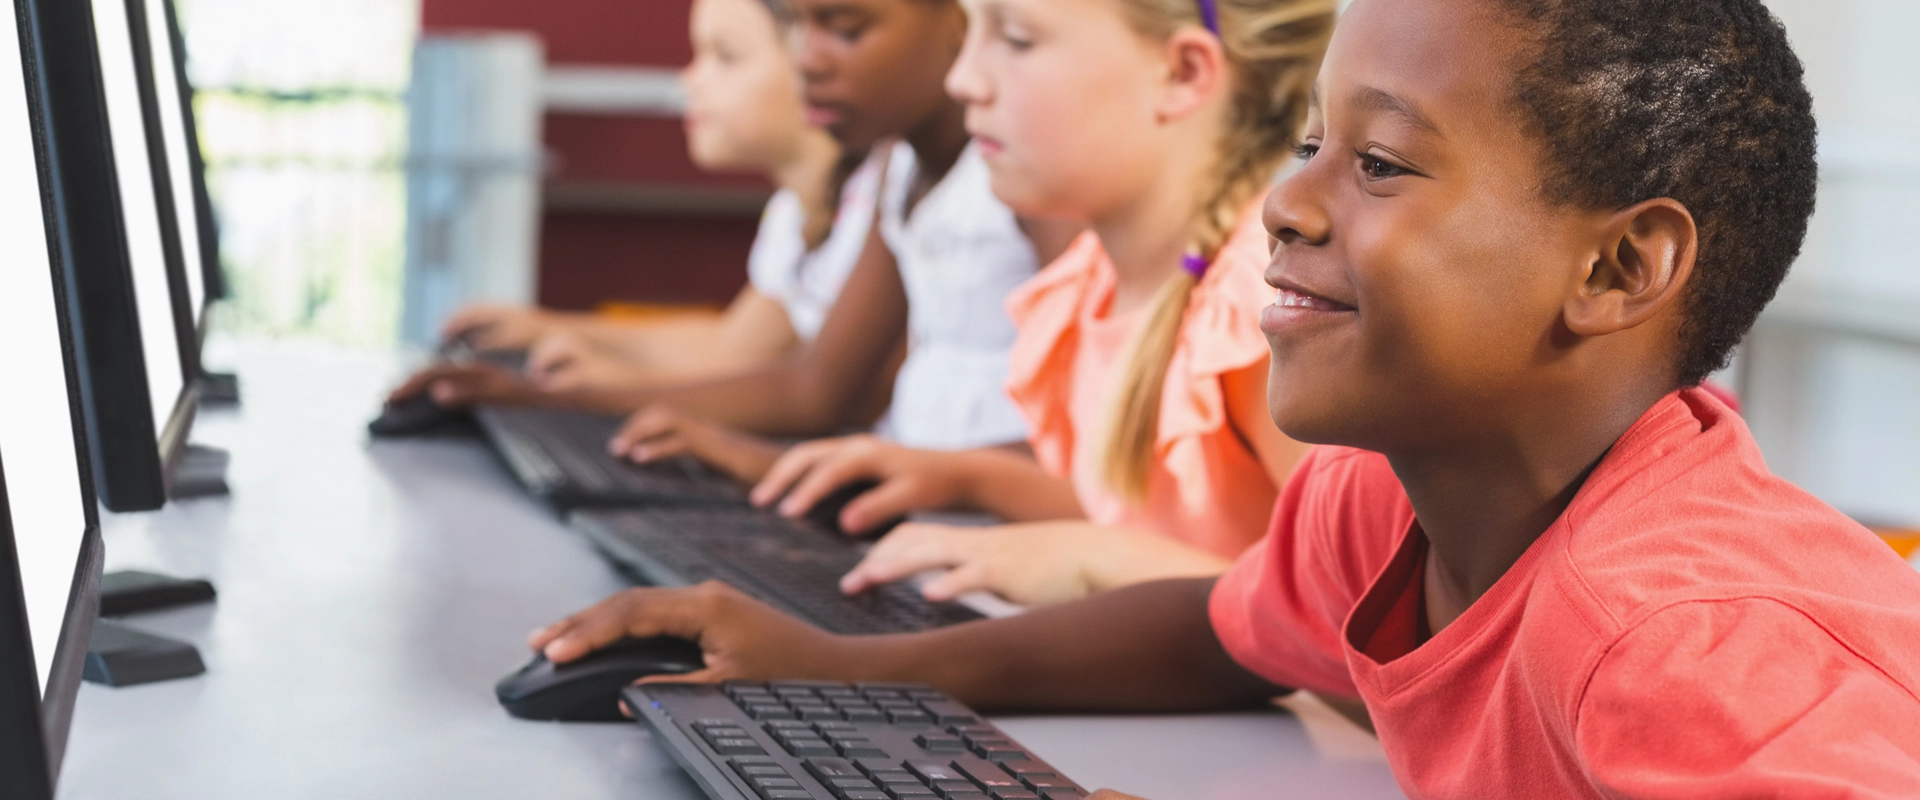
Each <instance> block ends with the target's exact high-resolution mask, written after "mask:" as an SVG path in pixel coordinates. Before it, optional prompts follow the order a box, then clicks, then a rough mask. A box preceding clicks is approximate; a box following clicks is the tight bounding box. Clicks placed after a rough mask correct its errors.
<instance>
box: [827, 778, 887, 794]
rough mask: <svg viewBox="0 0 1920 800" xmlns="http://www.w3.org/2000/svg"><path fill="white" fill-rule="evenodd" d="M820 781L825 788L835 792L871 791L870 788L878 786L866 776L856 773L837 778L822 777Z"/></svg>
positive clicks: (873, 788) (877, 787)
mask: <svg viewBox="0 0 1920 800" xmlns="http://www.w3.org/2000/svg"><path fill="white" fill-rule="evenodd" d="M820 782H821V783H824V784H826V785H827V788H829V789H832V790H834V791H835V792H850V791H855V790H868V791H871V790H875V789H879V788H880V787H879V786H878V785H877V784H875V783H874V782H873V781H870V780H867V779H866V778H862V777H860V776H858V775H851V776H842V777H838V778H822V779H821V780H820Z"/></svg>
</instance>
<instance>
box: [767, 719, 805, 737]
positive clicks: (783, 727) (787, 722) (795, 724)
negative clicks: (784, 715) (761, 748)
mask: <svg viewBox="0 0 1920 800" xmlns="http://www.w3.org/2000/svg"><path fill="white" fill-rule="evenodd" d="M766 728H767V732H768V733H771V734H773V735H775V736H779V735H780V732H781V731H811V730H813V723H811V722H801V721H800V720H797V719H777V720H774V721H772V722H769V723H767V724H766Z"/></svg>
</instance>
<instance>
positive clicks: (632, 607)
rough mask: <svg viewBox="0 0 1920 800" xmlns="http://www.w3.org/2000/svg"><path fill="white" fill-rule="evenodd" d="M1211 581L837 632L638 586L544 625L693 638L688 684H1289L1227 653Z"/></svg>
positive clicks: (1059, 707)
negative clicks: (942, 623)
mask: <svg viewBox="0 0 1920 800" xmlns="http://www.w3.org/2000/svg"><path fill="white" fill-rule="evenodd" d="M1212 586H1213V581H1212V580H1211V579H1185V580H1168V581H1159V582H1156V583H1148V584H1141V585H1138V586H1132V587H1128V588H1125V589H1118V590H1115V591H1112V592H1107V593H1104V594H1100V595H1096V596H1094V597H1090V598H1088V599H1086V600H1081V601H1078V602H1073V603H1065V604H1062V605H1057V606H1049V607H1046V608H1040V609H1036V610H1033V611H1030V612H1027V613H1025V614H1021V615H1019V616H1015V617H1009V618H1006V619H995V620H982V621H979V622H972V623H967V624H963V625H955V626H953V627H949V628H941V629H937V630H932V631H926V632H923V633H911V634H896V635H889V636H836V635H832V634H828V633H824V632H822V631H820V630H819V629H817V628H813V627H811V626H808V625H806V624H805V623H802V622H799V621H798V620H795V619H793V618H791V617H787V616H785V615H783V614H780V613H779V612H776V611H774V610H773V609H771V608H768V607H767V606H765V605H763V604H761V603H759V602H758V601H756V600H753V599H751V598H748V597H747V596H746V595H744V594H742V593H740V592H739V591H738V590H736V589H733V588H731V587H728V586H726V585H724V584H718V583H709V584H705V585H702V586H698V587H694V588H692V589H678V590H660V589H631V590H628V591H626V592H622V593H621V594H618V595H615V596H614V597H612V598H610V599H608V600H607V601H605V602H603V603H601V604H600V605H598V606H595V607H593V608H591V609H588V610H586V611H584V612H581V613H580V614H577V615H575V616H573V617H571V618H568V619H566V620H563V621H562V622H560V623H558V624H556V625H554V626H552V627H550V628H548V629H546V630H544V631H541V632H540V633H539V634H536V635H535V637H534V639H533V642H532V643H533V645H534V646H535V647H537V648H542V649H544V650H545V652H546V654H547V656H548V657H549V658H552V659H553V660H555V661H558V662H566V661H571V660H573V659H575V658H579V657H580V656H582V655H585V654H586V653H588V652H590V651H591V650H593V649H595V648H598V647H602V646H605V645H606V644H608V643H611V642H613V641H614V640H616V639H618V638H620V637H622V636H655V635H662V634H665V635H671V636H678V637H681V638H684V639H691V640H695V641H698V642H699V643H700V647H701V649H702V650H704V651H705V652H706V658H707V665H708V666H707V669H704V670H701V671H700V672H696V673H693V674H692V675H688V676H681V677H680V678H679V679H681V680H688V679H691V680H701V681H717V680H726V679H734V678H742V679H759V680H771V679H778V678H796V679H818V680H840V681H911V682H919V683H928V684H932V685H934V686H936V687H938V688H940V689H941V690H943V691H945V692H947V693H948V694H951V695H953V696H954V697H955V698H957V699H959V700H960V701H962V702H964V703H967V704H968V705H971V706H974V707H976V708H979V709H982V710H1001V709H1009V710H1011V709H1017V710H1035V711H1135V712H1146V711H1197V710H1206V709H1219V708H1229V707H1234V706H1240V705H1246V704H1249V703H1254V702H1258V701H1260V700H1262V699H1265V698H1268V697H1272V696H1274V695H1276V694H1281V693H1283V692H1285V691H1286V690H1285V689H1282V688H1280V687H1276V686H1274V685H1272V684H1270V683H1268V682H1266V681H1265V680H1262V679H1261V678H1260V677H1258V676H1256V675H1254V674H1253V673H1251V672H1248V671H1247V670H1246V669H1244V668H1242V667H1241V666H1240V665H1239V664H1237V663H1235V662H1234V660H1233V659H1232V658H1231V657H1230V656H1228V655H1227V653H1226V650H1225V649H1223V648H1222V647H1221V645H1220V642H1219V640H1218V639H1216V638H1215V637H1214V634H1213V627H1212V625H1211V624H1210V622H1209V619H1208V613H1207V606H1208V597H1209V594H1210V592H1211V589H1212Z"/></svg>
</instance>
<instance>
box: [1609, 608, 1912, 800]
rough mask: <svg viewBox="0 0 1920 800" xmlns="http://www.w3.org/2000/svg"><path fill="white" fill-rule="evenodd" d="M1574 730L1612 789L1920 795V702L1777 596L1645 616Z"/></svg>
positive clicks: (1713, 794) (1623, 794) (1613, 656)
mask: <svg viewBox="0 0 1920 800" xmlns="http://www.w3.org/2000/svg"><path fill="white" fill-rule="evenodd" d="M1575 726H1576V731H1575V739H1574V741H1575V744H1576V746H1577V748H1578V750H1579V755H1580V761H1581V764H1582V767H1583V768H1584V769H1585V770H1586V771H1587V774H1588V776H1589V778H1590V779H1591V780H1592V781H1593V783H1594V785H1595V787H1596V788H1597V789H1598V790H1599V792H1600V794H1601V795H1602V796H1605V797H1620V798H1628V797H1631V798H1723V797H1724V798H1733V797H1849V798H1883V797H1884V798H1895V797H1901V798H1913V797H1920V701H1916V699H1915V696H1914V694H1913V693H1912V691H1911V690H1909V689H1908V688H1905V687H1903V686H1901V685H1900V684H1899V683H1897V682H1896V681H1894V680H1893V679H1891V678H1889V677H1888V675H1887V673H1886V672H1884V671H1882V670H1881V669H1879V668H1878V667H1877V666H1875V665H1874V664H1873V663H1871V662H1869V661H1867V660H1865V659H1864V658H1862V657H1861V656H1860V655H1858V654H1856V653H1855V652H1854V651H1853V650H1852V649H1850V648H1848V647H1847V646H1846V644H1845V643H1844V642H1842V641H1840V640H1838V639H1836V638H1835V637H1834V636H1833V635H1832V634H1831V633H1829V632H1828V631H1827V630H1826V628H1824V627H1822V626H1821V625H1820V624H1819V623H1818V622H1817V621H1816V620H1814V619H1812V618H1810V617H1808V616H1807V615H1806V614H1804V613H1802V612H1801V611H1799V610H1798V609H1796V608H1794V607H1792V606H1790V605H1787V604H1786V603H1783V602H1780V601H1778V600H1774V599H1771V598H1751V599H1739V600H1716V601H1701V602H1690V603H1684V604H1680V605H1676V606H1673V607H1670V608H1667V609H1665V610H1662V611H1659V612H1657V613H1655V614H1653V615H1651V616H1650V617H1648V618H1647V619H1646V620H1645V621H1644V622H1641V623H1639V624H1637V625H1635V626H1634V627H1633V628H1632V629H1631V630H1629V631H1628V632H1627V633H1625V634H1624V635H1623V636H1622V637H1621V638H1620V639H1619V640H1618V641H1617V642H1616V643H1615V644H1614V646H1613V647H1612V648H1611V649H1610V650H1609V651H1608V652H1607V653H1606V654H1605V655H1604V656H1602V657H1601V658H1600V660H1599V661H1598V663H1597V664H1596V666H1595V668H1594V671H1593V674H1592V678H1591V680H1590V681H1589V682H1588V687H1587V691H1586V692H1585V694H1584V696H1583V698H1582V700H1581V702H1580V706H1579V710H1578V716H1577V717H1576V722H1575Z"/></svg>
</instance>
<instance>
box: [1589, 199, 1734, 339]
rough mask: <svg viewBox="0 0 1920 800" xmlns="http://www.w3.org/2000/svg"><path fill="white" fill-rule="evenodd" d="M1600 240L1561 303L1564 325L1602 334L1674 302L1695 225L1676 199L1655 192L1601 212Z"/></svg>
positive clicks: (1687, 268)
mask: <svg viewBox="0 0 1920 800" xmlns="http://www.w3.org/2000/svg"><path fill="white" fill-rule="evenodd" d="M1601 234H1602V240H1601V246H1600V248H1599V249H1598V251H1597V253H1598V255H1597V257H1596V258H1595V259H1594V261H1593V263H1592V264H1591V265H1590V266H1589V267H1588V269H1587V274H1586V275H1585V276H1584V280H1582V282H1581V285H1580V287H1579V290H1578V291H1576V292H1575V293H1574V295H1573V296H1572V297H1569V298H1568V299H1567V302H1566V304H1565V307H1564V308H1563V309H1562V316H1563V318H1564V319H1565V320H1566V323H1567V327H1568V329H1569V330H1571V331H1573V332H1574V333H1576V334H1579V335H1581V336H1604V335H1606V334H1609V333H1616V332H1619V331H1624V330H1627V329H1629V328H1635V327H1638V326H1640V325H1643V324H1645V323H1647V322H1648V321H1649V320H1652V319H1654V318H1655V317H1656V316H1658V315H1659V314H1660V313H1661V311H1663V310H1665V309H1668V308H1672V307H1677V305H1678V303H1679V300H1680V296H1681V294H1682V291H1683V290H1684V288H1685V287H1686V285H1687V282H1688V281H1689V280H1690V279H1691V278H1692V277H1693V262H1694V255H1695V253H1696V252H1697V251H1698V249H1699V236H1700V234H1699V230H1698V229H1697V228H1696V227H1695V225H1694V221H1693V214H1692V212H1689V211H1688V210H1687V207H1686V206H1684V205H1681V204H1680V202H1679V201H1677V200H1673V199H1671V198H1665V197H1661V198H1655V199H1653V200H1646V201H1642V202H1640V203H1636V204H1634V205H1631V206H1628V207H1626V208H1624V209H1621V210H1620V211H1617V212H1614V213H1612V214H1610V215H1608V216H1607V218H1606V219H1605V221H1604V222H1603V223H1602V226H1601Z"/></svg>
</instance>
